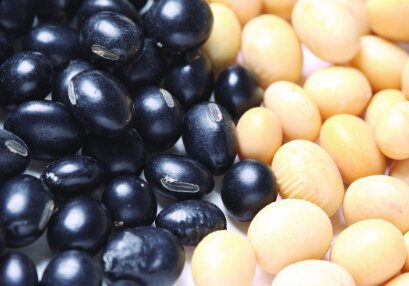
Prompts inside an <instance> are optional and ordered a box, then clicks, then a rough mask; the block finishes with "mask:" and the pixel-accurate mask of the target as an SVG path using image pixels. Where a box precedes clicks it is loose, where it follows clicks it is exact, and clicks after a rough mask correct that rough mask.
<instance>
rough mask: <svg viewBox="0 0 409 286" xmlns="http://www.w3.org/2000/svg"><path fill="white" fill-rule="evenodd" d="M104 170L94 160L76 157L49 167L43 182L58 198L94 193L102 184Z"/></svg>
mask: <svg viewBox="0 0 409 286" xmlns="http://www.w3.org/2000/svg"><path fill="white" fill-rule="evenodd" d="M103 177H104V170H103V168H102V166H101V164H100V163H99V162H98V161H97V160H96V159H94V158H92V157H88V156H81V155H75V156H70V157H65V158H63V159H60V160H58V161H54V162H52V163H50V164H49V165H47V167H46V168H45V170H44V171H43V173H42V175H41V180H42V181H43V182H44V183H45V184H46V185H47V187H48V188H49V189H50V190H51V191H52V192H53V194H54V195H55V196H56V197H58V198H71V197H74V196H78V195H85V194H90V193H92V192H93V191H94V190H95V189H96V188H97V187H98V186H99V185H100V184H101V182H102V179H103Z"/></svg>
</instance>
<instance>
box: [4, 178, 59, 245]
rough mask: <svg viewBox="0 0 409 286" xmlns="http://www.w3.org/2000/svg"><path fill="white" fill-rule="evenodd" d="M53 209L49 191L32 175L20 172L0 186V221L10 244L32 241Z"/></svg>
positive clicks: (43, 226)
mask: <svg viewBox="0 0 409 286" xmlns="http://www.w3.org/2000/svg"><path fill="white" fill-rule="evenodd" d="M53 211H54V201H53V198H52V194H51V193H50V192H49V191H48V190H47V189H46V188H45V186H44V185H43V184H42V183H41V181H40V180H39V179H37V178H35V177H33V176H30V175H19V176H16V177H13V178H11V179H9V180H7V181H5V182H4V183H3V184H2V185H1V186H0V224H1V226H2V227H3V230H4V234H5V237H6V242H7V245H8V246H9V247H22V246H25V245H28V244H30V243H32V242H33V241H35V240H36V239H37V238H38V237H39V236H40V235H41V234H42V233H43V231H44V229H45V227H46V226H47V223H48V221H49V219H50V217H51V215H52V213H53Z"/></svg>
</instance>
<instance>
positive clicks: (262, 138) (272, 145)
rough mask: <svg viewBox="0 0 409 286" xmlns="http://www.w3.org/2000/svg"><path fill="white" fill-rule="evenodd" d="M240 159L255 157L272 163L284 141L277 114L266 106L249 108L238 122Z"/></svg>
mask: <svg viewBox="0 0 409 286" xmlns="http://www.w3.org/2000/svg"><path fill="white" fill-rule="evenodd" d="M237 138H238V148H239V150H238V151H239V157H240V159H242V160H244V159H255V160H259V161H262V162H264V163H266V164H270V163H271V160H272V159H273V156H274V154H275V153H276V151H277V150H278V148H280V146H281V143H282V142H283V134H282V128H281V124H280V120H279V119H278V117H277V115H275V114H274V112H272V111H271V110H269V109H267V108H265V107H255V108H251V109H249V110H247V111H246V112H245V113H244V114H243V115H242V116H241V117H240V120H239V122H238V123H237Z"/></svg>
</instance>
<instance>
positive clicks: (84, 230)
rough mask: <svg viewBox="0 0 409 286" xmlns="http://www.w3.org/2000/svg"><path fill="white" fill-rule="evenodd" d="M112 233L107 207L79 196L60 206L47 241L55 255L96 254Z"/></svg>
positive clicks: (52, 220)
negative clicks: (74, 251)
mask: <svg viewBox="0 0 409 286" xmlns="http://www.w3.org/2000/svg"><path fill="white" fill-rule="evenodd" d="M110 231H111V220H110V219H109V215H108V212H107V210H106V209H105V207H104V205H103V204H102V203H101V202H99V201H97V200H96V199H94V198H91V197H87V196H79V197H76V198H73V199H71V200H69V201H67V202H66V203H65V204H63V205H62V206H60V208H59V210H58V211H57V212H56V213H55V214H54V215H53V216H52V218H51V220H50V223H49V225H48V230H47V241H48V245H49V246H50V248H51V250H52V251H53V252H54V253H60V252H63V251H66V250H71V249H76V250H81V251H85V252H88V253H90V254H96V253H97V252H98V251H99V250H100V249H101V248H102V247H103V246H104V245H105V243H106V241H107V239H108V237H109V233H110Z"/></svg>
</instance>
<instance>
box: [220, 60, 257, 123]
mask: <svg viewBox="0 0 409 286" xmlns="http://www.w3.org/2000/svg"><path fill="white" fill-rule="evenodd" d="M214 96H215V99H216V102H217V103H218V104H220V105H221V106H223V107H224V108H226V109H227V111H228V112H230V115H231V116H232V117H233V118H234V119H235V120H238V119H239V118H240V116H241V115H242V114H243V113H244V112H246V111H247V110H249V109H250V108H252V107H256V106H259V105H260V104H261V101H262V100H263V91H262V89H261V88H260V87H259V86H258V85H257V81H256V79H255V78H254V76H253V75H252V74H251V72H250V71H249V70H248V69H246V68H245V67H243V66H240V65H233V66H230V67H229V68H227V69H225V70H224V71H223V72H222V73H221V74H220V75H219V78H218V79H217V81H216V85H215V89H214Z"/></svg>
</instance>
